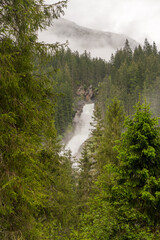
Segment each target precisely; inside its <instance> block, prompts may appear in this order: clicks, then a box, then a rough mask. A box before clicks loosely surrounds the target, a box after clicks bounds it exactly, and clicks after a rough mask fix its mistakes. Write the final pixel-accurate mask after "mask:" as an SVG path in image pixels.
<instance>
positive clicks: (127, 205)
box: [111, 104, 160, 240]
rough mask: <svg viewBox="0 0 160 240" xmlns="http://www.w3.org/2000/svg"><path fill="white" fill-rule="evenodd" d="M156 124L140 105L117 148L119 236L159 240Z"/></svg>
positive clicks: (115, 194)
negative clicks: (118, 163) (118, 165)
mask: <svg viewBox="0 0 160 240" xmlns="http://www.w3.org/2000/svg"><path fill="white" fill-rule="evenodd" d="M157 123H158V122H157V119H156V118H152V117H151V113H150V111H149V107H148V106H146V105H140V104H138V105H137V107H136V113H135V114H134V117H133V119H129V118H127V120H126V125H125V126H126V128H127V130H126V132H125V133H124V134H123V136H122V139H121V143H120V146H119V147H118V152H119V161H120V167H119V168H118V170H117V171H118V175H117V184H115V186H113V187H112V204H114V206H115V208H116V209H117V224H118V226H119V228H118V229H117V231H116V232H117V236H118V237H119V239H147V240H148V239H159V222H160V218H159V214H158V212H159V202H160V198H159V195H160V184H159V183H160V175H159V172H160V139H159V136H160V135H159V129H158V128H157ZM111 239H112V238H111ZM113 239H115V238H114V237H113Z"/></svg>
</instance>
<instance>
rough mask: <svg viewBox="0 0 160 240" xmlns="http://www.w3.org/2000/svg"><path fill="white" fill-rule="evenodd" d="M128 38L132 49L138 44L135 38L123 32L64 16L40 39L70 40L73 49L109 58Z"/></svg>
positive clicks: (48, 40) (48, 41)
mask: <svg viewBox="0 0 160 240" xmlns="http://www.w3.org/2000/svg"><path fill="white" fill-rule="evenodd" d="M126 39H128V40H129V43H130V46H131V48H132V49H134V48H135V47H136V46H137V45H138V43H137V42H136V41H135V40H133V39H131V38H129V37H127V36H125V35H123V34H116V33H111V32H103V31H98V30H94V29H89V28H85V27H82V26H79V25H77V24H75V23H74V22H71V21H68V20H66V19H64V18H60V19H58V20H56V21H55V22H54V23H53V26H52V27H50V28H49V29H48V30H46V31H44V32H42V33H40V34H39V40H40V41H45V42H47V43H53V42H55V41H58V42H65V41H67V40H68V42H69V47H70V48H71V49H72V50H73V51H76V50H77V51H79V52H80V53H82V52H84V50H87V51H89V52H91V56H92V57H101V58H104V59H107V60H108V59H109V58H110V56H111V53H114V52H115V51H116V50H117V49H119V48H122V47H123V46H124V43H125V41H126Z"/></svg>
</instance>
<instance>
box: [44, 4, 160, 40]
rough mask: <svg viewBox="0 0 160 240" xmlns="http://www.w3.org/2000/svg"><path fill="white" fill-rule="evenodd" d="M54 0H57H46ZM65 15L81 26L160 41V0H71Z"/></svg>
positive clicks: (136, 38)
mask: <svg viewBox="0 0 160 240" xmlns="http://www.w3.org/2000/svg"><path fill="white" fill-rule="evenodd" d="M46 2H47V3H55V2H57V1H56V0H46ZM64 18H66V19H68V20H70V21H73V22H75V23H77V24H79V25H81V26H85V27H89V28H93V29H98V30H104V31H110V32H115V33H123V34H125V35H128V36H129V37H131V38H134V39H135V40H137V41H139V42H142V43H143V42H144V38H145V37H147V38H148V40H149V41H151V42H152V41H155V42H156V43H157V44H159V43H160V29H159V26H160V0H69V2H68V7H67V9H65V16H64Z"/></svg>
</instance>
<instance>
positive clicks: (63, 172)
mask: <svg viewBox="0 0 160 240" xmlns="http://www.w3.org/2000/svg"><path fill="white" fill-rule="evenodd" d="M66 4H67V2H66V1H61V2H59V3H57V4H53V5H45V4H44V2H43V1H42V0H37V1H35V0H32V1H23V0H21V1H13V0H2V2H1V3H0V20H1V21H0V239H2V240H47V239H50V240H61V239H64V240H69V239H71V240H95V239H100V240H104V239H105V240H107V239H108V240H112V239H113V240H116V239H117V240H121V239H122V240H129V239H135V240H142V239H144V240H153V239H154V240H158V239H160V216H159V211H160V129H159V122H158V118H157V117H159V116H160V110H159V109H160V108H159V106H160V97H159V90H160V53H159V52H158V50H157V47H156V44H155V43H153V44H150V43H149V42H148V41H147V39H146V40H145V41H144V46H138V47H136V48H135V50H134V51H133V50H131V48H130V45H129V42H128V40H126V43H125V46H124V48H122V49H120V50H117V52H116V53H115V55H112V57H111V59H110V61H109V62H106V61H104V60H103V59H99V58H94V59H92V58H91V57H90V54H89V53H87V52H86V51H85V52H84V54H81V55H80V54H79V53H78V52H71V50H70V49H69V48H67V47H65V46H61V45H58V44H51V45H48V44H44V43H39V42H37V31H38V29H44V28H46V27H47V26H49V25H50V24H51V22H52V20H53V19H55V18H58V17H59V16H60V15H61V14H63V11H64V8H65V7H66ZM97 41H98V39H97ZM90 85H92V87H93V89H94V101H95V111H94V116H93V123H92V125H93V126H94V128H93V130H92V134H91V137H90V138H89V139H88V141H87V142H86V143H85V145H84V147H83V150H82V157H81V159H80V160H79V163H80V168H79V170H78V171H77V170H76V169H74V168H72V157H71V154H70V152H69V151H62V149H63V145H62V143H61V142H60V141H59V138H60V136H61V138H62V137H63V135H64V133H65V130H66V129H67V127H68V126H69V125H71V124H72V119H73V117H74V115H75V112H76V108H77V104H78V102H79V101H81V100H83V96H77V94H76V92H77V89H78V88H79V87H83V88H84V89H87V88H88V87H89V86H90ZM148 104H150V107H149V105H148ZM150 109H151V110H150Z"/></svg>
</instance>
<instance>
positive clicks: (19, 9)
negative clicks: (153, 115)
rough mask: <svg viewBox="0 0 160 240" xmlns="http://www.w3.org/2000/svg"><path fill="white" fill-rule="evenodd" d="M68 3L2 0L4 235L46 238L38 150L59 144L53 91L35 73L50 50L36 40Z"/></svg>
mask: <svg viewBox="0 0 160 240" xmlns="http://www.w3.org/2000/svg"><path fill="white" fill-rule="evenodd" d="M65 5H66V1H63V2H59V3H58V4H55V5H51V6H49V5H45V4H44V3H43V1H41V0H38V1H34V0H33V1H23V0H21V1H13V0H9V1H8V0H2V1H1V3H0V85H1V88H0V102H1V106H0V114H1V116H0V146H1V147H0V159H1V160H0V189H1V193H0V194H1V197H0V238H1V239H11V240H12V239H42V238H43V239H44V237H42V227H41V220H42V219H41V218H42V215H43V214H42V215H41V214H40V212H41V209H43V208H44V206H45V205H46V204H47V202H48V199H49V195H50V192H49V190H48V184H50V186H51V182H50V181H49V170H45V167H44V164H43V163H42V161H41V158H40V152H41V151H42V149H43V148H44V147H45V144H46V145H47V142H52V146H53V147H52V151H53V152H54V153H57V152H58V149H59V147H58V145H57V144H56V130H55V127H54V123H53V115H54V112H53V107H54V104H55V103H54V101H55V96H54V92H53V91H52V88H51V82H50V81H49V79H48V78H47V76H40V75H36V74H34V62H33V59H35V55H36V54H37V55H39V57H40V56H41V55H44V54H46V53H47V51H48V47H45V46H44V45H43V44H40V43H37V42H36V41H37V31H38V29H42V28H45V27H46V26H49V25H50V23H51V20H52V19H53V18H57V17H58V16H59V15H60V13H63V7H64V6H65ZM54 48H55V47H54V46H51V49H54ZM50 139H52V140H50ZM55 155H56V156H57V154H54V156H55ZM55 162H56V159H55ZM55 162H54V163H53V165H56V163H55ZM45 164H48V163H47V162H46V163H45ZM44 170H45V171H44ZM46 179H47V180H46ZM45 237H46V238H48V236H45Z"/></svg>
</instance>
